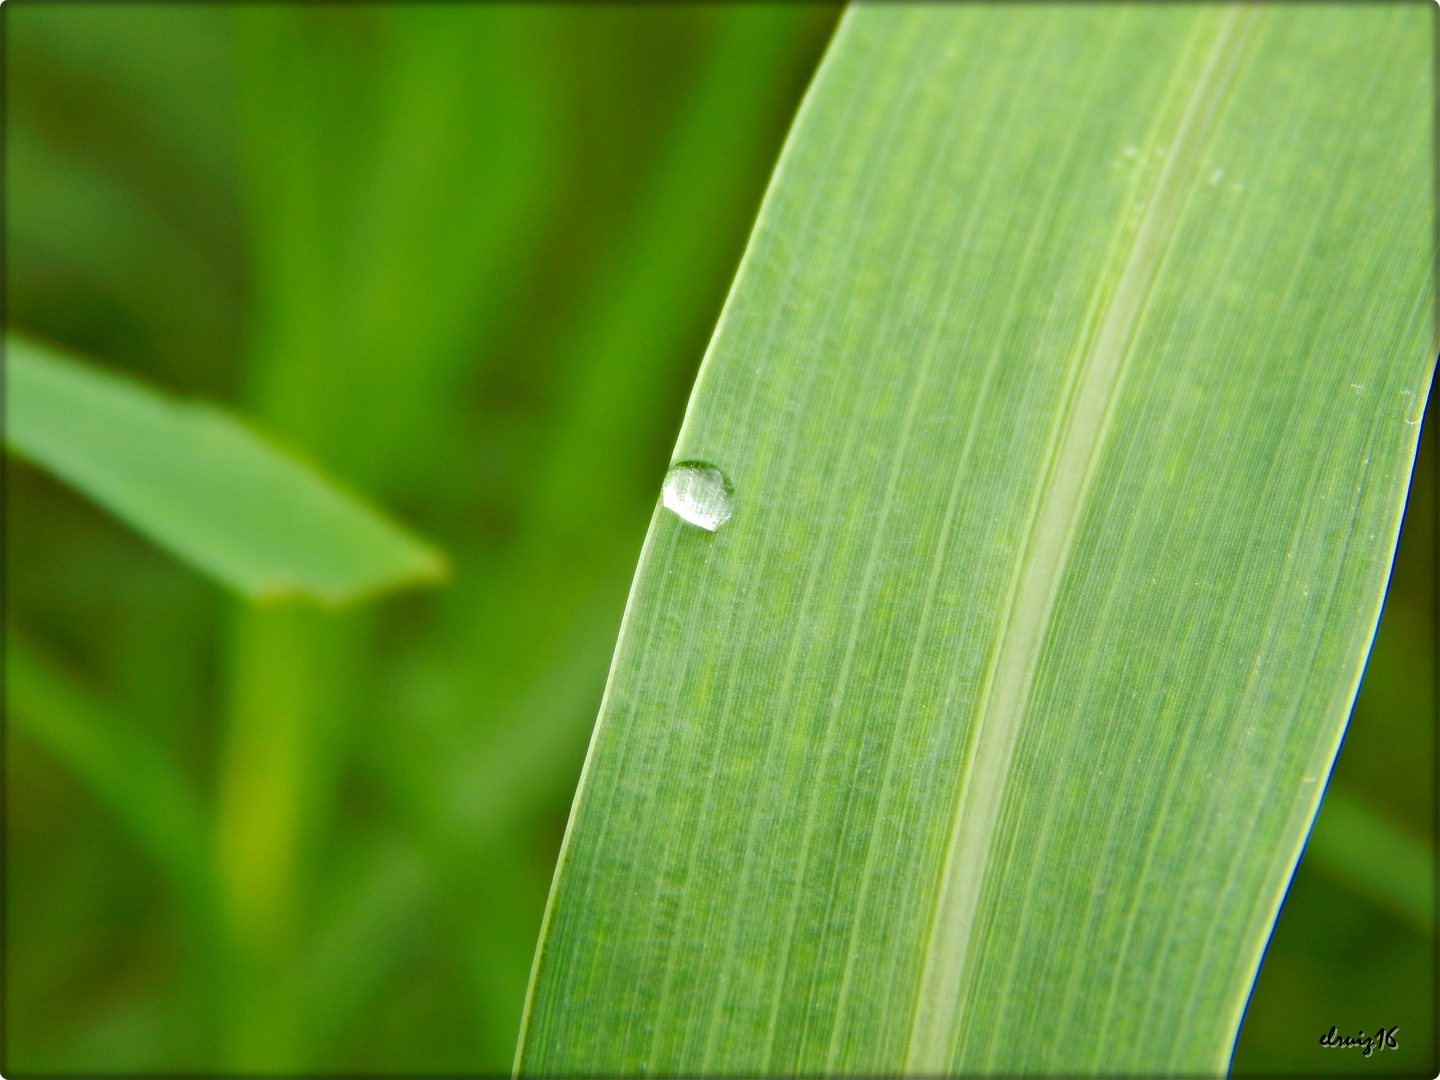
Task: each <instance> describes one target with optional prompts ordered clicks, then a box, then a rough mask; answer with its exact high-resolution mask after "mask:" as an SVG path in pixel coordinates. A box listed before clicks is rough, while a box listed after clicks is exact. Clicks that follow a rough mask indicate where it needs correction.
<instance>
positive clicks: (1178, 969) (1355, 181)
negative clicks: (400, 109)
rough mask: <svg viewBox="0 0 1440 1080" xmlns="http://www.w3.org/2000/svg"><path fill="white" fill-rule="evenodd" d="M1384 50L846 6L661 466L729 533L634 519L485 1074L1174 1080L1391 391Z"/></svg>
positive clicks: (1334, 604) (1363, 581)
mask: <svg viewBox="0 0 1440 1080" xmlns="http://www.w3.org/2000/svg"><path fill="white" fill-rule="evenodd" d="M1433 26H1434V16H1433V14H1432V13H1431V12H1429V11H1427V10H1426V9H1423V8H1419V7H1404V6H1385V7H1379V6H1377V7H1370V8H1346V7H1295V8H1281V7H1255V8H1239V7H1236V8H1227V7H1179V6H1174V7H1170V6H1160V5H1155V6H1135V7H1112V6H1103V5H1097V6H1093V7H1089V6H1087V7H1081V6H1076V7H1071V8H1064V9H1058V10H1057V9H1037V8H1028V7H1015V8H1005V7H995V6H971V7H915V8H904V9H900V8H881V7H874V8H865V7H862V8H857V9H854V10H852V11H851V12H850V14H849V15H847V17H846V19H845V21H844V23H843V24H842V27H841V30H840V32H839V34H838V36H837V38H836V41H835V42H834V43H833V45H832V47H831V50H830V52H829V54H828V55H827V58H826V60H825V62H824V64H823V65H822V67H821V70H820V72H819V74H818V75H817V77H816V81H815V84H814V85H813V86H812V88H811V90H810V93H809V95H808V97H807V99H806V102H805V104H804V106H803V107H802V109H801V112H800V115H799V118H798V119H797V122H796V126H795V129H794V130H793V131H792V133H791V136H790V139H789V141H788V142H787V144H786V148H785V152H784V154H783V156H782V158H781V162H780V165H779V167H778V169H777V172H776V175H775V178H774V180H773V181H772V184H771V188H770V191H769V193H768V195H767V197H766V201H765V205H764V208H763V209H762V211H761V215H760V219H759V221H758V223H757V225H756V228H755V232H754V234H753V236H752V239H751V242H750V246H749V249H748V250H747V252H746V256H745V260H744V262H743V264H742V266H741V270H740V273H739V275H738V277H737V280H736V283H735V285H734V288H733V289H732V292H731V295H730V298H729V301H728V302H727V306H726V309H725V312H724V314H723V315H722V318H721V321H720V325H719V327H718V329H717V331H716V335H715V338H714V341H713V342H712V344H711V348H710V351H709V353H708V355H707V358H706V361H705V365H704V366H703V368H702V370H701V374H700V377H699V379H698V381H697V385H696V388H695V392H694V395H693V397H692V400H691V404H690V408H689V412H688V413H687V416H686V421H685V425H684V427H683V429H682V431H681V434H680V438H679V443H678V445H677V447H676V450H675V455H674V456H675V460H677V461H678V460H684V459H700V460H705V461H709V462H713V463H715V464H716V465H717V466H719V467H720V468H721V469H722V470H723V471H724V472H725V473H726V474H727V475H728V477H729V478H730V480H731V481H732V482H733V484H734V488H735V508H734V514H733V517H732V518H731V520H730V522H729V523H728V524H726V525H724V526H722V527H721V529H720V530H719V531H718V532H715V533H713V534H712V533H709V532H705V531H703V530H700V529H697V528H694V527H692V526H689V525H687V524H685V523H684V522H682V521H681V520H680V519H679V518H678V517H677V516H675V515H673V514H670V513H668V512H666V511H663V510H659V509H657V513H656V517H655V518H654V520H653V522H652V525H651V529H650V533H649V536H648V538H647V541H646V545H645V549H644V552H643V554H642V556H641V560H640V568H639V570H638V572H637V575H636V579H635V583H634V586H633V588H632V591H631V596H630V601H629V605H628V608H627V612H626V616H625V621H624V625H623V627H622V630H621V635H620V641H619V644H618V646H617V650H616V654H615V658H614V661H613V664H612V668H611V674H610V680H609V683H608V686H607V690H606V695H605V700H604V703H603V705H602V707H601V714H600V718H599V721H598V724H597V728H596V732H595V736H594V739H593V742H592V745H591V750H590V755H589V758H588V761H587V764H586V768H585V772H584V775H583V778H582V782H581V787H580V790H579V793H578V794H577V797H576V804H575V808H574V811H573V814H572V820H571V824H570V828H569V831H568V833H567V839H566V842H565V846H564V850H563V853H562V856H561V862H560V866H559V868H558V870H557V877H556V881H555V885H554V887H553V890H552V894H551V900H550V906H549V909H548V913H547V917H546V927H545V930H544V933H543V934H542V940H541V944H540V948H539V951H538V953H537V957H536V968H535V974H534V978H533V982H532V989H531V995H530V1001H529V1004H528V1008H527V1020H526V1027H525V1030H524V1032H523V1034H522V1039H521V1045H520V1049H519V1053H518V1056H517V1069H518V1071H520V1072H521V1073H525V1074H538V1075H554V1074H577V1073H584V1074H591V1075H610V1074H645V1073H647V1072H648V1073H650V1074H667V1075H682V1074H689V1075H714V1074H747V1075H761V1074H781V1073H785V1074H788V1073H806V1074H828V1073H866V1074H881V1073H894V1072H897V1071H902V1070H903V1071H908V1072H916V1073H925V1074H934V1073H945V1072H958V1073H962V1074H967V1075H973V1074H984V1073H995V1074H1015V1073H1021V1072H1036V1073H1043V1074H1052V1075H1053V1074H1066V1073H1069V1074H1088V1073H1097V1072H1099V1073H1131V1074H1147V1075H1159V1074H1169V1073H1183V1074H1195V1073H1216V1072H1221V1071H1223V1070H1224V1069H1225V1067H1226V1064H1227V1062H1228V1060H1229V1055H1230V1052H1231V1047H1232V1044H1233V1040H1234V1036H1235V1032H1236V1028H1237V1027H1238V1024H1239V1021H1240V1017H1241V1014H1242V1010H1243V1008H1244V1004H1245V1000H1246V997H1247V994H1248V992H1249V989H1250V985H1251V982H1252V980H1253V978H1254V974H1255V971H1256V968H1257V966H1258V964H1259V960H1260V956H1261V952H1262V950H1263V948H1264V944H1265V941H1266V939H1267V936H1268V934H1269V931H1270V927H1271V924H1272V922H1273V920H1274V917H1275V914H1276V911H1277V909H1278V906H1279V903H1280V900H1281V898H1282V896H1283V894H1284V890H1285V886H1286V883H1287V882H1288V880H1289V878H1290V874H1291V872H1292V870H1293V868H1294V865H1295V862H1296V859H1297V857H1298V854H1299V851H1300V848H1301V845H1302V843H1303V842H1304V838H1305V835H1306V832H1307V830H1308V829H1309V826H1310V822H1311V820H1312V818H1313V816H1314V814H1315V809H1316V806H1317V804H1318V802H1319V798H1320V792H1321V790H1322V789H1323V787H1324V781H1325V778H1326V776H1327V775H1328V772H1329V770H1330V767H1331V764H1332V762H1333V760H1334V755H1335V751H1336V747H1337V745H1338V743H1339V740H1340V737H1341V735H1342V733H1343V730H1344V725H1345V721H1346V717H1347V716H1348V713H1349V710H1350V706H1351V703H1352V701H1353V699H1354V694H1355V689H1356V684H1357V682H1358V680H1359V677H1360V673H1361V671H1362V668H1363V666H1364V661H1365V655H1366V651H1367V649H1368V646H1369V643H1370V639H1371V637H1372V635H1373V633H1374V629H1375V621H1376V617H1377V615H1378V611H1379V608H1380V604H1381V601H1382V598H1383V593H1384V586H1385V581H1386V577H1387V575H1388V572H1389V566H1390V560H1391V557H1392V555H1393V551H1394V543H1395V535H1396V530H1397V528H1398V524H1399V520H1400V515H1401V510H1402V507H1403V499H1404V494H1405V485H1406V481H1407V478H1408V475H1409V471H1410V467H1411V464H1412V461H1413V456H1414V452H1415V440H1416V436H1417V433H1418V427H1419V421H1420V417H1421V413H1422V406H1423V403H1424V400H1425V397H1426V394H1427V393H1428V389H1429V383H1430V378H1431V374H1432V369H1433V354H1432V352H1431V349H1432V348H1433V344H1434V340H1435V333H1434V327H1433V324H1432V320H1433V310H1432V307H1433V300H1434V282H1433V278H1432V262H1433V258H1434V250H1433V248H1434V241H1433V211H1432V208H1431V191H1432V164H1431V154H1430V132H1431V130H1432V125H1433V111H1432V108H1433V107H1432V102H1431V95H1432V88H1431V63H1432V57H1431V50H1432V42H1433ZM1356 41H1364V42H1365V48H1364V49H1357V48H1355V47H1354V43H1355V42H1356Z"/></svg>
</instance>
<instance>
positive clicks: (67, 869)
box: [0, 0, 1436, 1075]
mask: <svg viewBox="0 0 1440 1080" xmlns="http://www.w3.org/2000/svg"><path fill="white" fill-rule="evenodd" d="M837 16H838V9H836V8H834V7H830V6H820V5H807V6H800V7H785V6H778V5H771V6H765V7H757V8H748V7H740V6H716V7H709V6H700V5H687V6H674V7H670V6H659V5H642V6H635V7H625V6H603V7H584V8H582V7H571V6H561V5H536V6H518V7H502V6H481V5H475V6H428V5H426V6H422V5H413V6H398V5H396V6H387V5H369V6H348V5H328V4H327V5H323V6H322V5H316V6H312V7H300V6H267V5H236V6H233V7H226V6H222V5H213V6H202V5H196V6H179V5H176V6H167V5H139V4H79V3H71V4H40V3H25V2H23V0H22V2H16V0H12V2H10V3H8V4H6V5H5V6H4V7H3V9H0V21H3V33H4V79H5V84H4V92H5V99H4V125H5V126H4V138H5V170H4V182H5V264H4V270H5V281H4V287H5V294H4V299H5V303H6V312H7V316H6V317H7V320H8V324H9V325H10V326H11V327H15V328H19V329H22V330H24V331H26V332H29V333H31V334H33V335H35V336H37V337H41V338H44V339H48V340H50V341H52V342H54V343H56V344H59V345H63V346H66V347H68V348H70V349H72V350H73V351H75V352H76V353H78V354H80V355H83V356H88V357H90V358H92V359H93V360H95V361H97V362H99V363H102V364H104V365H106V366H109V367H112V368H114V369H117V370H121V371H125V372H128V373H130V374H132V375H135V376H138V377H140V378H142V379H144V380H147V381H149V382H150V383H152V384H154V385H157V386H161V387H164V388H166V389H169V390H171V391H174V392H177V393H181V394H185V395H194V396H201V397H205V398H210V399H215V400H220V401H223V402H226V403H229V404H231V405H232V406H233V407H235V408H237V409H238V410H240V411H242V412H244V413H245V414H247V415H249V416H251V417H253V418H255V419H256V421H257V422H258V423H260V424H261V425H262V426H263V427H264V428H265V429H266V430H267V431H269V432H271V433H272V434H273V435H275V436H276V438H277V439H278V440H280V441H281V442H283V443H285V444H288V445H289V446H291V447H293V448H295V449H297V450H298V451H299V452H301V453H302V454H303V455H304V456H307V457H309V458H311V459H312V460H316V461H319V462H321V463H323V465H324V466H325V467H326V468H327V469H328V470H329V471H330V472H332V473H333V474H335V475H337V476H338V477H340V478H342V479H343V480H344V481H346V482H347V483H348V484H350V485H352V486H353V487H355V488H357V489H359V490H361V491H364V492H366V493H368V494H370V495H371V496H372V497H374V498H375V499H377V500H378V501H379V502H381V503H382V504H383V505H385V506H386V507H387V508H389V509H390V510H391V511H392V512H393V513H394V514H395V515H396V516H398V517H399V518H400V519H402V520H403V521H405V522H407V523H409V524H410V525H412V526H413V527H414V528H416V529H417V530H418V531H419V532H421V533H422V534H424V535H426V536H428V537H430V538H431V539H433V540H435V541H436V542H438V543H439V544H440V545H441V546H443V547H444V548H445V549H446V551H447V552H448V553H449V555H450V557H451V559H452V563H453V573H452V575H451V579H450V581H449V582H448V583H447V584H446V585H445V586H443V587H441V588H438V589H429V590H413V591H410V592H406V593H402V594H399V595H396V596H393V597H390V598H388V599H384V600H380V601H376V602H373V603H369V604H365V605H361V606H358V607H355V608H351V609H346V610H343V611H339V612H326V611H323V610H321V609H319V608H316V607H312V606H308V605H304V604H299V603H291V604H282V605H271V606H264V607H257V606H252V605H248V604H245V603H243V602H241V601H239V600H237V599H235V598H234V597H232V596H230V595H228V594H226V593H224V592H223V591H222V590H221V589H219V588H218V587H216V586H214V585H212V584H211V583H210V582H209V581H207V580H206V579H203V578H201V577H200V576H199V575H198V574H196V573H195V572H194V571H192V570H190V569H188V568H187V567H186V566H184V565H181V564H180V563H178V562H176V561H175V560H173V559H171V558H170V557H169V556H167V555H166V554H164V553H163V552H161V551H159V550H157V549H155V548H154V547H152V546H150V545H149V544H148V543H147V542H145V541H144V540H142V539H140V538H139V537H137V536H136V535H135V534H134V533H132V532H131V531H129V530H128V529H127V528H125V527H124V526H122V525H120V524H118V523H117V522H116V521H115V520H113V519H112V518H110V517H108V516H107V515H106V514H105V513H104V512H103V511H101V510H99V509H97V508H95V507H94V506H93V505H92V504H90V503H89V502H87V501H86V500H85V499H83V498H82V497H80V496H78V495H76V494H74V493H73V492H71V491H70V490H69V489H67V488H65V487H64V486H62V485H61V484H59V483H58V482H56V481H54V480H53V479H51V478H49V477H48V476H47V475H45V474H44V473H42V472H39V471H37V470H35V469H33V468H31V467H29V466H26V465H23V464H20V463H18V462H16V461H15V460H13V459H10V458H7V459H6V461H5V478H4V479H5V494H6V515H5V575H4V583H5V586H6V593H5V620H6V622H5V642H6V726H5V804H4V810H5V822H4V824H5V835H4V842H5V846H4V859H5V867H4V869H5V878H4V1030H3V1036H4V1071H5V1073H6V1074H7V1075H24V1074H36V1073H64V1074H85V1073H96V1072H101V1073H117V1072H132V1073H141V1074H155V1073H163V1072H170V1073H175V1072H202V1073H214V1072H226V1071H233V1072H246V1073H256V1072H284V1073H294V1072H322V1073H335V1072H345V1073H368V1072H393V1073H410V1074H414V1073H426V1072H441V1073H461V1072H469V1073H473V1072H481V1073H484V1072H504V1071H507V1070H508V1068H509V1065H510V1060H511V1056H512V1053H513V1044H514V1038H515V1032H516V1029H517V1026H518V1021H519V1014H520V1007H521V1003H522V998H523V994H524V988H525V980H526V977H527V975H528V971H529V964H530V959H531V953H532V948H533V945H534V939H535V934H536V931H537V929H538V926H539V920H540V914H541V910H542V907H543V904H544V899H545V892H546V889H547V887H548V884H549V877H550V872H551V868H552V865H553V862H554V858H555V855H556V852H557V849H558V846H559V841H560V836H561V832H562V830H563V828H564V823H565V817H566V813H567V810H568V803H569V798H570V793H571V790H572V788H573V786H574V783H575V780H576V777H577V775H578V771H579V767H580V763H581V760H582V758H583V755H584V751H585V746H586V741H587V738H588V734H589V728H590V723H591V721H592V719H593V716H594V713H595V710H596V707H597V705H598V701H599V694H600V690H601V687H602V685H603V681H604V677H605V671H606V668H607V665H608V661H609V653H610V649H611V645H612V643H613V639H614V635H615V632H616V630H617V628H618V624H619V618H620V613H621V609H622V607H623V605H624V601H625V595H626V591H627V588H628V585H629V579H630V575H631V572H632V570H633V566H634V562H635V559H636V556H637V554H638V551H639V546H640V542H641V539H642V538H643V534H644V530H645V525H646V522H647V520H648V518H649V515H650V513H651V511H652V509H653V506H654V500H655V497H656V493H657V491H658V484H659V479H660V477H661V475H662V474H663V470H664V467H665V465H666V462H667V456H668V453H669V450H670V447H671V445H672V443H673V440H674V436H675V432H676V430H677V428H678V424H679V419H680V416H681V413H682V410H683V408H684V404H685V399H686V395H687V393H688V390H689V385H690V382H691V379H692V378H693V375H694V372H695V369H696V367H697V365H698V363H699V358H700V356H701V353H702V352H703V349H704V346H705V343H706V341H707V339H708V335H709V332H710V330H711V328H712V326H713V324H714V320H715V318H716V316H717V314H718V312H719V308H720V304H721V302H722V301H723V299H724V295H725V291H726V288H727V287H728V284H729V281H730V278H731V276H732V275H733V272H734V268H735V265H736V262H737V260H738V258H739V256H740V253H741V251H742V250H743V247H744V243H745V239H746V234H747V231H748V228H749V225H750V222H751V220H752V218H753V215H754V212H755V210H756V208H757V206H758V203H759V198H760V196H761V194H762V192H763V190H764V185H765V182H766V179H767V176H768V173H769V170H770V167H771V165H772V164H773V162H774V159H775V155H776V153H777V152H778V149H779V147H780V144H781V141H782V139H783V137H784V134H785V129H786V127H787V125H788V123H789V120H790V118H791V116H792V115H793V114H794V111H795V108H796V106H797V105H798V102H799V99H800V96H801V94H802V93H803V91H804V88H805V85H806V83H807V81H808V79H809V76H810V74H811V72H812V71H813V70H814V66H815V64H816V62H817V61H818V59H819V57H820V54H821V52H822V51H823V49H824V46H825V42H826V40H827V37H828V35H829V33H830V31H831V29H832V28H833V25H834V21H835V19H836V17H837ZM1425 430H1426V431H1427V434H1426V436H1425V444H1424V447H1422V456H1421V465H1420V467H1419V469H1418V470H1417V474H1416V482H1415V485H1414V487H1413V488H1412V494H1411V503H1410V507H1409V510H1408V513H1407V523H1406V527H1405V533H1404V537H1403V540H1402V544H1401V549H1400V554H1399V557H1398V559H1397V563H1396V575H1395V578H1394V580H1393V582H1392V585H1391V590H1390V597H1389V600H1388V601H1387V605H1386V612H1385V616H1384V620H1383V622H1382V626H1381V631H1380V634H1379V637H1378V638H1377V642H1376V646H1375V650H1374V652H1373V654H1372V658H1371V664H1370V668H1369V671H1368V673H1367V676H1366V680H1365V683H1364V686H1363V689H1362V691H1361V695H1360V699H1359V704H1358V705H1357V707H1356V712H1355V715H1354V719H1353V721H1352V726H1351V731H1350V734H1349V735H1348V736H1347V739H1346V743H1345V746H1344V748H1343V750H1342V752H1341V755H1340V761H1339V764H1338V766H1337V769H1336V773H1335V776H1334V778H1333V780H1332V784H1331V789H1330V790H1331V792H1332V793H1335V792H1339V793H1340V797H1339V799H1335V800H1331V801H1327V806H1326V809H1325V811H1322V815H1321V819H1320V822H1319V824H1317V827H1316V832H1315V837H1314V840H1313V841H1312V844H1311V848H1310V850H1309V851H1308V852H1307V855H1306V857H1305V859H1304V861H1303V862H1302V864H1301V867H1300V870H1299V872H1298V873H1297V875H1296V877H1295V881H1294V884H1293V886H1292V889H1291V893H1290V896H1289V899H1288V900H1287V903H1286V907H1285V911H1284V914H1283V915H1282V918H1281V920H1280V924H1279V926H1278V928H1277V930H1276V933H1275V936H1274V938H1273V940H1272V943H1271V947H1270V950H1269V953H1268V955H1267V958H1266V962H1265V967H1264V969H1263V973H1262V975H1261V978H1260V981H1259V984H1258V986H1257V988H1256V991H1255V994H1254V996H1253V998H1252V1001H1251V1006H1250V1010H1249V1013H1248V1015H1247V1019H1246V1024H1245V1028H1244V1030H1243V1033H1242V1036H1241V1040H1240V1044H1239V1048H1238V1050H1237V1056H1236V1061H1235V1071H1236V1072H1237V1073H1242V1074H1248V1073H1268V1074H1275V1073H1281V1074H1284V1073H1290V1074H1295V1075H1321V1074H1328V1073H1344V1072H1349V1073H1356V1074H1362V1075H1377V1074H1383V1073H1387V1072H1399V1073H1407V1072H1408V1073H1418V1072H1423V1071H1425V1070H1427V1069H1429V1070H1430V1071H1431V1072H1433V1071H1434V1070H1433V1067H1432V1066H1433V1065H1434V1063H1435V1062H1436V1049H1435V1019H1434V1018H1435V1011H1436V986H1435V981H1436V965H1435V928H1434V899H1433V896H1434V889H1433V865H1434V854H1433V852H1434V845H1435V812H1436V804H1435V761H1436V747H1435V712H1436V705H1435V696H1436V693H1435V687H1436V676H1435V654H1436V629H1435V619H1436V585H1435V559H1434V552H1435V543H1436V541H1435V484H1436V479H1435V447H1434V441H1435V440H1434V435H1433V424H1432V423H1429V422H1427V424H1426V428H1425ZM84 731H92V732H93V731H103V732H105V733H107V734H106V739H107V740H108V741H106V742H105V743H104V747H103V748H102V749H104V750H105V752H96V751H95V747H94V744H93V742H92V743H91V744H86V743H85V740H84V738H82V737H81V736H79V735H77V734H76V732H84ZM87 745H88V750H87ZM157 791H158V792H162V793H163V800H161V799H160V796H157V795H156V792H157ZM157 800H159V801H157ZM1332 801H1333V806H1334V809H1333V812H1332ZM157 807H159V809H158V810H157ZM1356 852H1364V853H1368V854H1365V855H1360V856H1357V855H1356V854H1355V853H1356ZM1417 873H1419V874H1423V875H1428V876H1424V877H1423V880H1419V879H1417V877H1416V875H1417ZM1417 880H1419V884H1417ZM1332 1024H1333V1025H1337V1026H1338V1027H1339V1028H1340V1029H1341V1032H1342V1033H1354V1032H1355V1031H1357V1030H1359V1029H1360V1028H1361V1027H1363V1028H1365V1029H1366V1030H1372V1031H1373V1029H1374V1028H1375V1027H1377V1026H1380V1025H1382V1024H1383V1025H1385V1026H1387V1027H1390V1026H1397V1025H1398V1027H1399V1029H1400V1030H1399V1035H1398V1041H1399V1043H1400V1049H1399V1050H1396V1051H1386V1052H1385V1053H1383V1054H1377V1055H1374V1056H1372V1057H1371V1058H1369V1059H1364V1058H1361V1057H1360V1055H1359V1053H1358V1052H1356V1051H1340V1050H1330V1051H1327V1050H1325V1049H1324V1048H1322V1047H1320V1046H1319V1045H1318V1039H1319V1036H1320V1035H1321V1034H1323V1033H1324V1032H1325V1031H1328V1030H1329V1028H1330V1026H1331V1025H1332Z"/></svg>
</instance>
